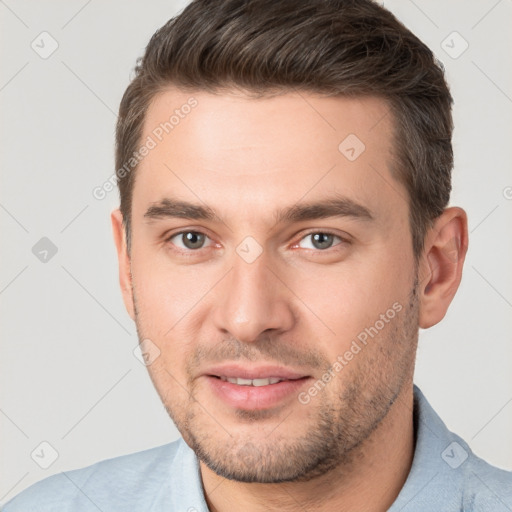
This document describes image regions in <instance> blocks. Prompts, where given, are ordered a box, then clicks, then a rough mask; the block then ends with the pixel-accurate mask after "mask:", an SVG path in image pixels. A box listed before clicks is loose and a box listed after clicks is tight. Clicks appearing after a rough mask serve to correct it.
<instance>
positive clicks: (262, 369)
mask: <svg viewBox="0 0 512 512" xmlns="http://www.w3.org/2000/svg"><path fill="white" fill-rule="evenodd" d="M204 375H210V376H211V375H213V376H215V377H228V378H236V377H240V378H242V379H251V380H253V379H268V378H270V377H276V378H278V379H286V380H295V379H301V378H303V377H308V375H306V374H304V373H302V372H298V371H295V370H292V369H290V368H285V367H283V366H276V365H260V366H251V367H247V366H241V365H238V364H223V365H219V366H212V367H211V368H208V369H207V370H206V371H205V372H204Z"/></svg>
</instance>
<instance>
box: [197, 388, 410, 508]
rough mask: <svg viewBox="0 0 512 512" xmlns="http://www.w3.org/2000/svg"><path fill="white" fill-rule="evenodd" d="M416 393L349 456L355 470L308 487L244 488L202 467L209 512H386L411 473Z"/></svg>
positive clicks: (402, 398) (403, 397)
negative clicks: (240, 511) (299, 510)
mask: <svg viewBox="0 0 512 512" xmlns="http://www.w3.org/2000/svg"><path fill="white" fill-rule="evenodd" d="M414 444H415V440H414V425H413V388H412V383H410V384H409V385H405V386H404V387H403V389H402V392H401V393H400V395H399V396H398V397H397V399H396V401H395V403H394V404H393V406H392V407H391V409H390V410H389V412H388V414H387V415H386V417H385V418H384V419H383V420H382V422H381V423H380V425H379V426H378V427H377V428H376V429H375V430H374V431H373V433H372V435H371V436H370V437H369V438H367V439H366V440H365V441H364V442H363V443H362V444H361V445H360V446H359V447H358V448H357V452H356V453H353V457H351V460H352V463H351V467H350V468H349V467H346V466H343V467H337V468H336V469H334V470H332V471H330V472H329V473H326V474H324V475H322V476H320V477H317V478H314V479H312V480H309V481H307V482H285V483H277V484H259V483H244V482H236V481H233V480H227V479H225V478H223V477H220V476H219V475H217V474H216V473H214V472H213V471H212V470H210V469H209V468H208V467H206V466H205V465H204V464H203V463H202V462H201V463H200V468H201V476H202V480H203V488H204V493H205V497H206V501H207V503H208V507H209V509H210V511H211V512H227V511H229V510H244V512H260V511H264V510H269V506H270V507H271V508H272V509H280V510H281V511H282V512H287V511H292V510H293V511H296V510H297V509H304V510H308V511H310V512H314V511H320V510H321V511H323V512H327V511H331V510H332V511H337V512H348V511H352V510H365V511H366V512H381V511H386V510H388V509H389V507H390V506H391V505H392V503H393V502H394V501H395V499H396V497H397V496H398V494H399V492H400V490H401V489H402V487H403V485H404V483H405V481H406V479H407V475H408V474H409V471H410V468H411V464H412V460H413V456H414Z"/></svg>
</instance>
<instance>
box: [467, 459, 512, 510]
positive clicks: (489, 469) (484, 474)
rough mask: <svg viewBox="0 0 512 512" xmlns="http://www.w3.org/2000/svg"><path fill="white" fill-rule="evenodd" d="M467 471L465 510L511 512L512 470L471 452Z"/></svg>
mask: <svg viewBox="0 0 512 512" xmlns="http://www.w3.org/2000/svg"><path fill="white" fill-rule="evenodd" d="M462 467H463V468H464V472H465V485H464V499H463V503H464V510H467V511H480V510H481V511H493V512H501V511H503V512H510V510H512V471H506V470H504V469H500V468H498V467H496V466H492V465H491V464H489V463H488V462H486V461H485V460H483V459H481V458H479V457H477V456H476V455H475V454H474V453H470V456H469V457H468V461H467V464H463V465H462Z"/></svg>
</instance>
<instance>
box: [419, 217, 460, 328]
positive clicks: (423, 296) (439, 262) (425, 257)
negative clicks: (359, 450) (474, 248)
mask: <svg viewBox="0 0 512 512" xmlns="http://www.w3.org/2000/svg"><path fill="white" fill-rule="evenodd" d="M467 248H468V221H467V215H466V212H465V211H464V210H463V209H462V208H458V207H451V208H447V209H446V210H444V212H443V213H442V214H441V215H440V216H439V217H438V218H437V219H436V220H435V223H434V225H433V227H432V228H430V229H429V230H428V233H427V234H426V236H425V247H424V250H423V254H422V257H421V262H420V273H419V275H420V276H421V282H420V286H419V292H418V293H419V300H420V317H419V326H420V327H421V328H422V329H428V328H429V327H432V326H433V325H436V324H437V323H438V322H440V321H441V320H442V319H443V318H444V316H445V314H446V311H447V310H448V306H449V305H450V303H451V301H452V299H453V297H454V296H455V292H456V291H457V289H458V287H459V284H460V280H461V278H462V267H463V266H464V259H465V257H466V252H467Z"/></svg>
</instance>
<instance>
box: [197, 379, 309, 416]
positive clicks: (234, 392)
mask: <svg viewBox="0 0 512 512" xmlns="http://www.w3.org/2000/svg"><path fill="white" fill-rule="evenodd" d="M206 378H207V380H208V382H209V383H210V386H211V388H212V389H213V391H214V392H215V393H216V394H217V396H219V397H220V398H221V399H222V400H223V401H224V402H225V403H227V404H228V405H230V406H232V407H235V408H237V409H251V410H262V409H268V408H270V407H275V406H277V405H279V404H280V403H281V402H282V401H283V400H285V399H289V398H290V397H292V396H295V397H297V396H298V394H299V392H300V389H301V388H302V387H304V386H305V385H306V384H307V382H308V381H309V380H310V377H304V378H302V379H296V380H283V381H281V382H278V383H277V384H268V385H267V386H240V385H238V384H232V383H231V382H227V381H224V380H221V379H219V378H218V377H212V376H209V375H208V376H206Z"/></svg>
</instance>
